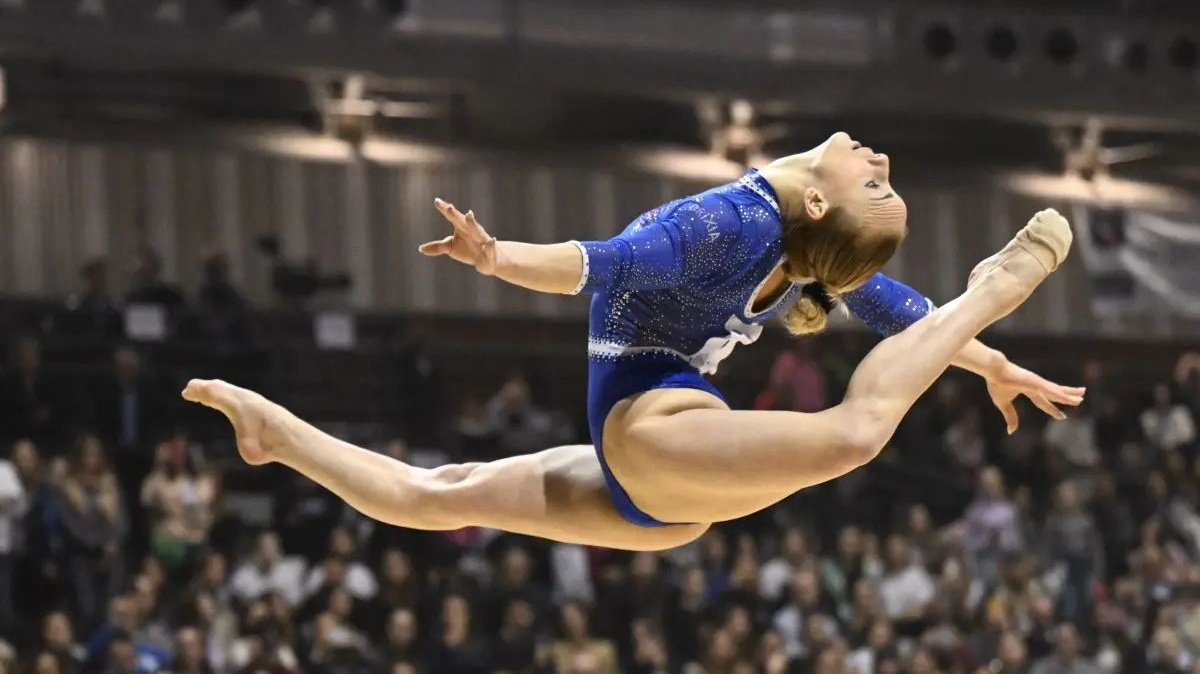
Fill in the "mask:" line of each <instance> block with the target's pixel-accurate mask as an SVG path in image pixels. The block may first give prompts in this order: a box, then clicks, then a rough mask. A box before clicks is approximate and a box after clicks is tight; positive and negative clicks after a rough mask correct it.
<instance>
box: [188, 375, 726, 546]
mask: <svg viewBox="0 0 1200 674" xmlns="http://www.w3.org/2000/svg"><path fill="white" fill-rule="evenodd" d="M183 397H184V398H186V399H187V400H190V401H192V402H196V403H200V404H203V405H206V406H208V407H211V408H213V409H215V410H218V411H219V412H221V413H223V414H224V415H225V416H226V417H228V418H229V421H230V422H231V423H232V424H233V428H234V432H235V433H236V435H237V443H238V451H239V452H240V453H241V455H242V458H244V459H245V460H246V461H247V462H248V463H251V464H255V465H258V464H264V463H271V462H277V463H281V464H283V465H286V466H288V467H290V468H293V469H295V470H297V471H299V472H300V473H303V474H304V475H305V476H307V477H308V478H309V479H311V480H313V481H314V482H317V483H318V484H321V485H322V486H324V487H325V488H326V489H329V490H330V491H332V492H333V493H335V494H337V495H338V496H340V497H341V498H342V499H343V500H345V501H346V502H347V503H349V504H350V505H351V506H352V507H354V508H355V509H357V510H358V511H360V512H362V513H363V514H365V515H367V516H369V517H372V518H375V519H377V520H380V521H381V522H386V523H388V524H392V525H395V526H403V527H408V528H411V529H425V530H432V531H448V530H454V529H461V528H463V527H467V526H482V527H490V528H495V529H503V530H505V531H509V532H512V533H517V534H526V535H530V536H538V537H541V538H548V539H551V540H556V541H561V542H564V543H579V544H585V545H599V546H604V547H610V548H620V549H626V550H665V549H669V548H673V547H677V546H680V545H683V544H684V543H687V542H689V541H691V540H694V539H695V538H697V537H698V536H700V534H702V533H704V531H705V530H706V529H707V528H708V527H707V525H703V524H687V525H676V526H669V527H654V528H647V527H640V526H636V525H634V524H630V523H629V522H627V521H626V520H625V519H623V518H622V517H621V516H620V515H619V514H618V513H617V511H616V509H615V508H614V507H613V505H612V501H611V500H610V498H609V495H608V490H607V488H606V486H605V484H604V477H603V474H602V473H601V471H600V462H599V460H598V459H597V458H596V453H595V450H594V449H593V448H592V447H591V446H590V445H571V446H567V447H556V448H554V449H548V450H546V451H544V452H539V453H537V454H526V455H522V456H514V457H509V458H506V459H501V460H499V461H493V462H491V463H466V464H454V465H447V466H441V467H439V468H433V469H424V468H417V467H415V466H409V465H407V464H405V463H402V462H400V461H397V460H395V459H392V458H390V457H386V456H383V455H382V454H377V453H375V452H372V451H370V450H367V449H363V448H361V447H357V446H355V445H352V444H350V443H347V442H343V441H341V440H338V439H336V438H334V437H332V436H330V435H328V434H326V433H323V432H322V431H320V430H318V429H317V428H315V427H313V426H312V425H310V424H308V423H305V422H304V421H302V420H301V419H299V418H298V417H296V416H295V415H293V414H292V413H291V412H289V411H287V410H286V409H284V408H283V407H281V406H280V405H277V404H275V403H273V402H271V401H269V400H267V399H266V398H264V397H263V396H261V395H259V394H257V393H254V392H253V391H248V390H246V389H242V388H238V387H236V386H233V385H231V384H227V383H225V382H222V381H199V380H194V381H192V382H190V383H189V384H188V386H187V388H186V389H185V390H184V392H183Z"/></svg>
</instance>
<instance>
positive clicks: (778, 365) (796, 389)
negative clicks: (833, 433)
mask: <svg viewBox="0 0 1200 674" xmlns="http://www.w3.org/2000/svg"><path fill="white" fill-rule="evenodd" d="M810 350H811V342H810V341H809V340H805V339H798V340H795V341H794V342H793V343H792V348H790V349H786V350H784V351H780V352H779V354H778V355H776V356H775V362H774V363H772V364H771V372H770V374H769V375H768V378H767V387H766V388H765V389H763V390H762V392H761V393H759V394H758V396H757V397H756V398H755V399H754V409H756V410H788V411H792V412H810V413H811V412H820V411H821V410H823V409H825V408H827V407H829V405H828V402H827V401H826V399H825V391H826V383H825V374H824V373H823V372H822V371H821V368H820V367H819V366H818V365H817V363H816V361H814V360H813V359H812V356H811V353H810Z"/></svg>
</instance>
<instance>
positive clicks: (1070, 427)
mask: <svg viewBox="0 0 1200 674" xmlns="http://www.w3.org/2000/svg"><path fill="white" fill-rule="evenodd" d="M1063 413H1064V414H1066V418H1065V419H1063V420H1061V421H1056V422H1054V423H1052V424H1046V428H1045V431H1044V432H1043V433H1042V441H1043V442H1045V443H1046V446H1047V447H1049V448H1050V449H1051V451H1053V452H1054V454H1055V456H1056V457H1058V458H1059V459H1061V460H1062V461H1064V462H1065V463H1066V465H1067V466H1068V467H1069V468H1071V469H1072V470H1087V469H1089V468H1092V467H1094V466H1095V465H1096V463H1097V462H1098V461H1099V460H1100V453H1099V451H1098V450H1097V448H1096V426H1095V422H1094V421H1093V420H1092V417H1090V416H1089V415H1087V414H1084V413H1083V412H1082V411H1080V410H1078V409H1074V410H1073V409H1071V408H1067V409H1066V410H1064V412H1063Z"/></svg>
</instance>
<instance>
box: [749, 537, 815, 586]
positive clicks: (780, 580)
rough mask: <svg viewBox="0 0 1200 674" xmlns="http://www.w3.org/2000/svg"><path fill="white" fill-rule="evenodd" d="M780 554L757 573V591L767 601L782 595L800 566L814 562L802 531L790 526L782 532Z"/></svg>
mask: <svg viewBox="0 0 1200 674" xmlns="http://www.w3.org/2000/svg"><path fill="white" fill-rule="evenodd" d="M779 548H780V554H779V556H778V557H775V558H774V559H772V560H771V561H769V562H767V563H766V564H764V565H763V567H762V571H760V572H759V574H758V591H759V594H760V595H761V596H762V598H763V599H765V600H767V601H768V602H772V603H773V602H777V601H779V600H780V599H781V598H782V596H783V590H784V588H785V587H787V584H788V582H789V581H790V580H791V578H792V575H793V574H794V573H795V572H797V571H799V570H800V567H802V566H805V565H808V564H814V560H813V559H812V556H811V555H810V554H809V551H808V541H807V539H806V538H805V536H804V532H803V531H802V530H800V529H798V528H794V527H793V528H791V529H788V530H787V531H785V532H784V534H783V536H782V537H781V539H780V543H779Z"/></svg>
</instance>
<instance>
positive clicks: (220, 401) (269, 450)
mask: <svg viewBox="0 0 1200 674" xmlns="http://www.w3.org/2000/svg"><path fill="white" fill-rule="evenodd" d="M183 398H184V400H188V401H191V402H194V403H200V404H201V405H204V406H205V407H211V408H212V409H214V410H217V411H218V412H220V413H221V414H224V415H225V416H226V418H228V419H229V422H230V423H231V424H233V432H234V434H235V436H236V437H237V446H238V453H239V454H241V455H242V458H243V459H244V460H245V461H246V463H248V464H250V465H253V466H261V465H262V464H264V463H270V462H271V461H274V460H275V459H276V458H277V455H278V454H279V452H280V451H281V450H282V449H283V448H284V447H286V446H287V444H288V443H289V442H290V440H289V433H288V430H289V427H290V426H291V423H292V420H293V419H294V418H295V417H293V416H292V413H291V412H288V411H287V410H286V409H284V408H283V407H281V406H279V405H276V404H275V403H273V402H271V401H270V400H267V399H266V398H264V397H262V396H261V395H259V394H257V393H255V392H254V391H248V390H246V389H244V388H239V387H237V386H234V385H232V384H228V383H226V382H223V381H220V380H204V379H193V380H191V381H190V382H188V385H187V388H185V389H184V390H183Z"/></svg>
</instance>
